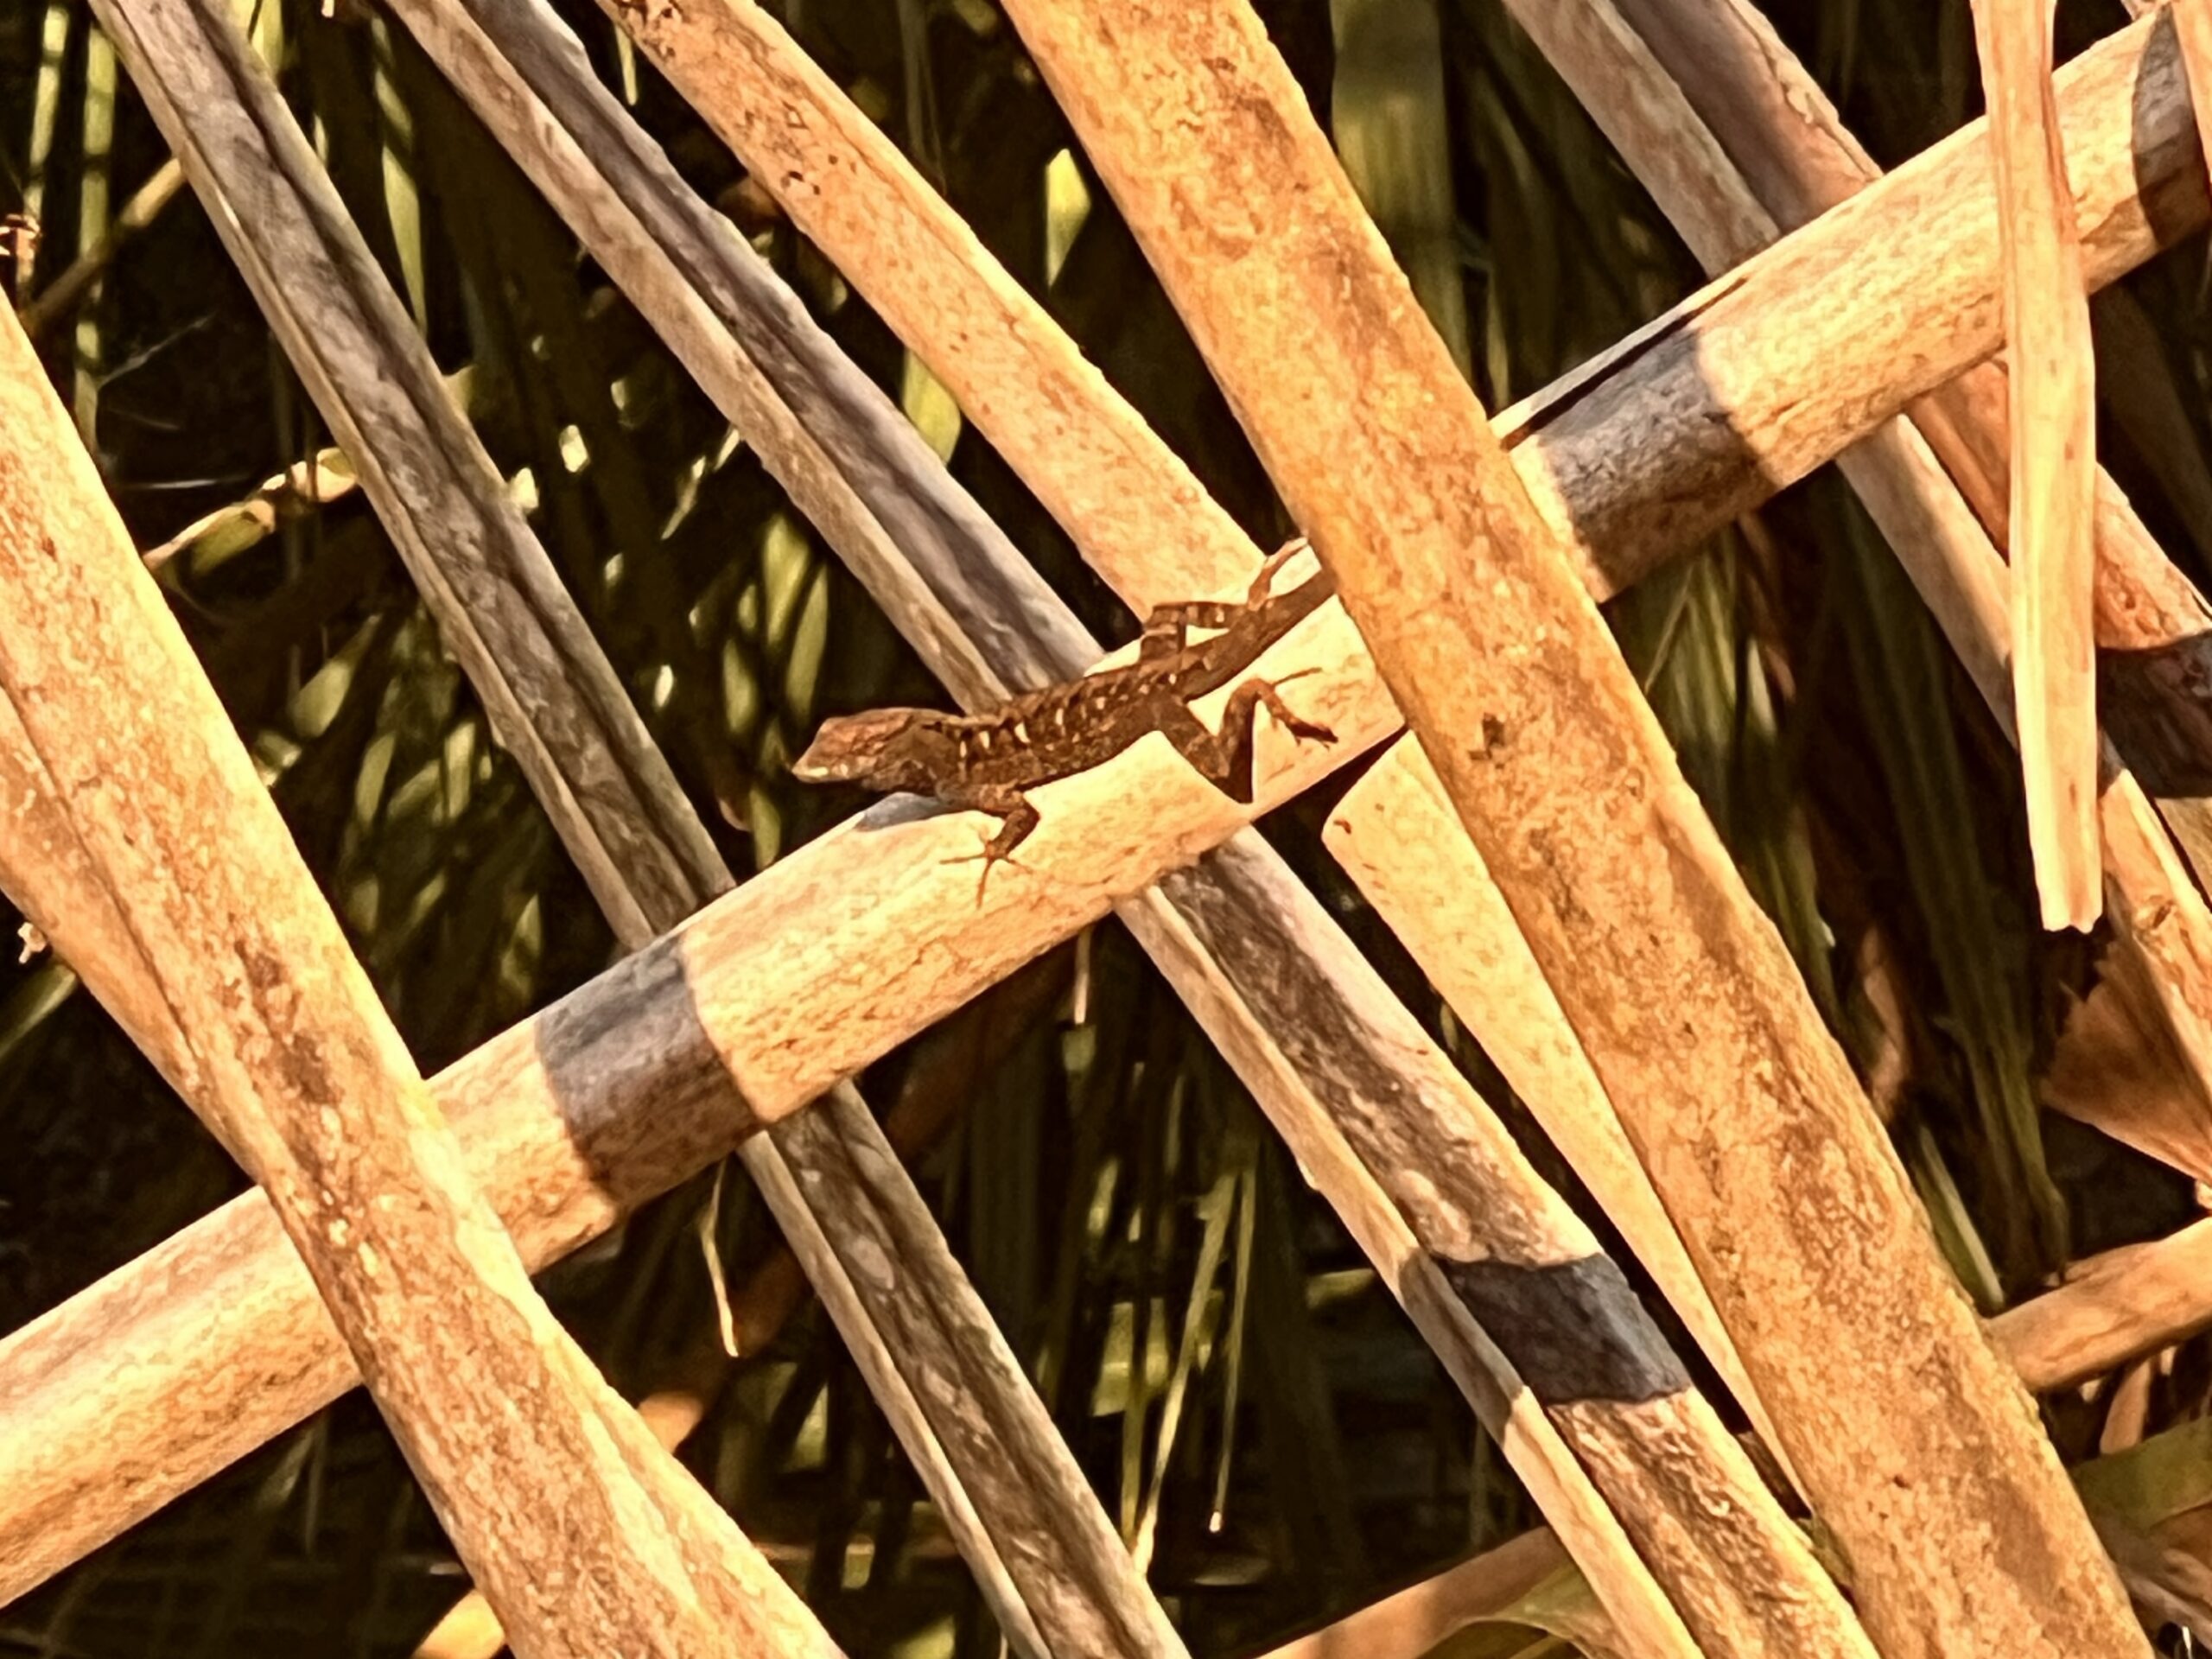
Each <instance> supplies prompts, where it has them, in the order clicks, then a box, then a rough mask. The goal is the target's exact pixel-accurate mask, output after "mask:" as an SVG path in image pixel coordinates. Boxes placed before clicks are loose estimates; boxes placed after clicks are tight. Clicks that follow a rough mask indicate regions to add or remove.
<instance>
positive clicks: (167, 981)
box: [0, 315, 836, 1659]
mask: <svg viewBox="0 0 2212 1659" xmlns="http://www.w3.org/2000/svg"><path fill="white" fill-rule="evenodd" d="M0 404H4V410H0V431H4V432H5V433H6V434H7V435H8V436H7V442H6V443H5V444H4V445H0V520H4V527H3V528H0V690H4V693H5V696H6V698H7V701H8V702H9V703H10V705H11V707H12V709H13V710H14V714H15V716H16V720H18V721H20V722H21V725H20V728H19V729H20V734H21V735H22V739H23V746H22V754H23V756H24V758H25V760H26V761H28V762H29V763H31V764H34V765H35V766H37V767H38V768H39V769H40V770H41V771H42V772H43V773H44V774H45V777H46V779H48V784H49V787H50V789H51V791H52V794H51V797H50V802H51V807H52V810H53V812H54V817H55V818H56V819H57V821H58V823H59V824H60V827H61V828H62V829H64V831H65V833H66V835H67V837H68V839H69V841H70V842H71V843H72V844H73V859H72V861H73V862H79V861H81V867H82V868H84V869H85V870H86V871H87V872H88V873H89V874H91V875H92V877H93V878H94V882H95V883H96V884H97V886H96V887H93V888H92V890H94V891H105V893H106V894H107V895H109V896H110V898H111V902H112V903H113V906H114V916H115V918H117V920H118V923H119V924H120V931H121V936H122V939H123V940H124V942H125V943H126V944H127V945H128V946H129V948H130V949H131V950H132V951H133V954H134V956H135V957H136V960H137V963H138V964H139V972H140V974H141V976H143V982H144V983H145V984H146V985H147V986H148V987H149V988H150V990H151V991H152V993H153V995H154V996H155V997H156V1000H157V1004H158V1007H159V1009H160V1012H161V1017H162V1020H163V1021H164V1023H165V1026H166V1028H167V1029H168V1031H169V1032H171V1033H174V1035H175V1038H176V1039H177V1042H176V1045H175V1047H174V1048H173V1049H172V1051H171V1052H170V1058H171V1059H172V1060H173V1062H175V1063H176V1065H178V1068H179V1072H178V1075H179V1081H180V1083H181V1085H182V1087H183V1090H184V1093H185V1096H186V1098H187V1100H188V1102H189V1103H191V1104H192V1105H193V1106H194V1109H197V1110H199V1111H200V1112H201V1113H203V1114H204V1115H205V1116H206V1117H207V1122H208V1123H209V1126H210V1127H211V1128H213V1130H214V1131H215V1132H216V1134H217V1135H219V1136H220V1137H221V1139H222V1140H223V1141H224V1143H225V1144H226V1146H227V1147H229V1148H230V1149H231V1150H232V1153H233V1154H235V1155H236V1156H237V1157H238V1159H239V1160H240V1161H241V1162H242V1163H243V1164H244V1165H245V1167H246V1168H247V1170H248V1171H249V1172H250V1173H251V1174H252V1175H253V1176H254V1178H255V1179H256V1180H257V1182H259V1184H260V1186H261V1189H262V1191H264V1192H266V1193H267V1194H269V1195H270V1198H271V1199H272V1201H273V1207H274V1210H275V1211H276V1214H277V1217H280V1218H281V1220H282V1222H283V1232H284V1236H287V1237H288V1238H289V1241H290V1243H291V1244H292V1246H293V1247H294V1248H295V1249H296V1250H297V1251H298V1252H299V1255H300V1258H301V1259H302V1260H303V1261H304V1262H306V1264H307V1266H308V1269H309V1270H310V1271H311V1272H312V1273H313V1274H314V1275H315V1279H314V1283H315V1287H317V1288H318V1289H319V1290H320V1292H321V1298H322V1300H323V1301H324V1302H326V1303H327V1306H328V1307H329V1310H330V1313H331V1316H332V1317H333V1318H334V1319H335V1322H336V1324H337V1325H338V1326H339V1328H340V1331H341V1332H343V1333H344V1335H345V1337H346V1343H347V1345H348V1346H349V1347H350V1348H351V1350H352V1352H353V1356H354V1357H355V1360H356V1361H357V1363H359V1365H360V1366H361V1368H362V1370H363V1373H364V1375H365V1376H366V1377H367V1378H368V1379H369V1381H370V1383H371V1389H372V1393H373V1394H374V1395H375V1396H376V1400H377V1403H378V1407H379V1408H381V1409H382V1410H383V1412H384V1414H385V1419H386V1421H388V1422H389V1423H390V1424H391V1427H392V1430H393V1432H394V1433H395V1435H396V1436H397V1439H398V1440H399V1444H400V1446H401V1449H402V1450H403V1451H404V1452H405V1454H406V1456H407V1459H408V1461H409V1463H410V1465H411V1466H412V1467H413V1469H414V1470H415V1472H416V1476H417V1477H418V1478H420V1480H421V1481H422V1483H423V1487H424V1490H425V1491H426V1493H427V1495H428V1496H429V1500H430V1503H431V1504H432V1505H433V1507H434V1508H435V1510H436V1512H437V1515H438V1517H439V1519H440V1521H441V1522H442V1523H443V1525H444V1526H445V1528H446V1530H447V1532H448V1535H449V1536H450V1537H451V1538H452V1539H453V1541H454V1547H455V1548H456V1549H457V1550H458V1551H459V1553H460V1554H461V1558H462V1559H463V1560H465V1561H467V1564H468V1566H469V1568H470V1570H471V1572H472V1573H474V1575H475V1577H476V1579H477V1580H478V1582H479V1583H480V1584H481V1585H482V1586H484V1588H485V1592H486V1595H487V1597H488V1598H489V1599H491V1600H492V1602H493V1605H494V1606H496V1607H497V1608H498V1609H499V1612H500V1614H501V1617H502V1618H504V1619H505V1622H506V1624H507V1625H508V1628H509V1629H510V1630H512V1631H513V1632H514V1637H515V1642H516V1645H517V1648H518V1650H519V1651H523V1652H526V1653H530V1654H533V1655H543V1656H556V1655H574V1656H576V1659H584V1656H587V1655H594V1654H603V1653H607V1652H610V1651H615V1652H637V1653H641V1654H642V1653H670V1652H675V1651H678V1650H682V1651H687V1652H696V1653H700V1654H716V1653H726V1654H730V1655H733V1656H734V1655H737V1654H742V1653H760V1652H768V1653H775V1654H791V1655H798V1654H816V1655H826V1654H829V1653H834V1652H835V1651H836V1649H835V1647H834V1646H833V1644H832V1643H830V1642H829V1638H828V1637H827V1636H826V1635H824V1634H823V1631H822V1629H821V1627H820V1626H819V1625H818V1624H816V1623H815V1621H814V1619H813V1618H812V1616H811V1615H810V1613H808V1611H806V1609H805V1607H804V1605H803V1604H802V1603H801V1602H800V1601H799V1600H798V1598H797V1597H796V1596H795V1595H793V1594H792V1593H791V1591H790V1590H789V1589H788V1588H787V1587H786V1586H785V1585H784V1583H783V1581H782V1580H780V1579H779V1578H778V1577H777V1576H776V1574H775V1573H774V1572H773V1571H772V1569H771V1568H770V1567H768V1565H767V1563H766V1561H764V1560H761V1559H760V1555H759V1554H758V1553H757V1552H756V1551H755V1550H753V1547H752V1546H751V1544H750V1543H749V1542H747V1540H746V1539H745V1538H744V1536H743V1535H741V1533H739V1531H738V1530H737V1529H736V1527H735V1525H734V1523H733V1522H731V1521H730V1520H729V1517H728V1516H727V1515H726V1514H724V1513H723V1511H722V1510H721V1508H720V1506H719V1505H717V1504H716V1503H715V1502H714V1500H713V1499H712V1498H711V1497H709V1496H708V1495H707V1494H706V1493H705V1492H703V1491H701V1490H700V1488H699V1487H698V1485H697V1484H696V1482H694V1481H693V1480H692V1478H691V1477H690V1475H688V1474H687V1473H685V1472H684V1471H683V1470H682V1469H681V1468H679V1467H678V1466H677V1464H676V1463H675V1462H674V1460H673V1459H670V1458H669V1457H668V1456H667V1454H666V1453H665V1452H662V1451H661V1450H660V1448H659V1447H658V1446H655V1445H654V1444H653V1443H652V1440H651V1438H650V1437H649V1436H647V1435H646V1434H645V1432H644V1430H643V1428H642V1427H641V1426H639V1423H638V1421H637V1419H636V1416H635V1414H633V1413H632V1412H631V1411H630V1409H629V1408H628V1407H626V1406H625V1405H623V1404H622V1403H621V1402H620V1401H619V1400H618V1399H616V1397H615V1396H614V1395H613V1393H612V1391H611V1390H609V1389H607V1385H606V1383H604V1382H603V1381H602V1380H601V1378H600V1376H599V1375H598V1373H597V1372H596V1371H595V1370H594V1369H593V1367H592V1365H591V1363H590V1361H589V1360H588V1358H586V1357H585V1356H584V1355H583V1353H582V1351H581V1350H579V1349H578V1348H577V1347H576V1346H575V1344H574V1342H573V1341H572V1340H571V1339H570V1338H569V1337H568V1336H567V1335H566V1333H565V1332H563V1331H562V1330H561V1328H560V1326H559V1325H558V1324H557V1323H556V1321H555V1320H554V1319H553V1317H552V1315H551V1313H550V1312H548V1311H547V1309H546V1307H545V1306H544V1304H543V1302H542V1301H541V1300H538V1297H537V1293H536V1291H535V1290H533V1289H532V1288H531V1285H530V1282H529V1280H528V1278H527V1276H526V1275H525V1273H524V1268H523V1264H522V1262H521V1261H520V1259H519V1258H518V1256H517V1255H516V1252H515V1250H514V1247H513V1245H512V1243H511V1241H510V1240H509V1239H508V1237H507V1236H506V1235H505V1232H504V1231H502V1230H501V1229H500V1226H499V1220H498V1217H496V1215H495V1214H494V1213H493V1211H492V1209H491V1208H490V1207H489V1205H486V1202H485V1200H484V1198H483V1197H482V1195H481V1194H480V1192H478V1191H477V1190H476V1188H475V1186H474V1184H473V1183H472V1181H471V1179H470V1178H469V1176H468V1173H467V1170H466V1168H465V1166H464V1163H463V1160H462V1154H461V1147H460V1145H459V1143H458V1141H456V1140H455V1138H454V1135H453V1132H452V1130H451V1128H449V1127H448V1124H447V1123H446V1122H445V1120H444V1118H443V1117H442V1116H441V1115H440V1113H439V1112H438V1110H437V1108H436V1106H435V1104H434V1103H433V1102H432V1100H431V1097H430V1096H429V1093H428V1091H427V1090H425V1089H424V1087H423V1082H422V1079H421V1077H420V1076H419V1075H418V1074H417V1073H416V1071H415V1069H414V1065H413V1063H412V1061H411V1060H410V1058H408V1054H407V1051H406V1048H405V1046H404V1044H403V1043H402V1042H401V1040H400V1039H399V1035H398V1033H397V1032H396V1031H394V1030H393V1029H392V1027H391V1021H390V1020H389V1019H388V1018H387V1017H386V1016H385V1013H384V1010H383V1008H382V1006H381V1005H380V1004H379V1003H378V1001H377V996H376V992H375V990H374V988H372V986H371V985H370V984H369V982H368V978H367V976H366V975H365V974H364V973H363V972H362V971H361V969H360V966H359V963H356V962H355V961H354V959H353V953H352V951H351V950H349V949H348V948H347V946H346V941H345V938H344V936H343V934H342V933H341V932H340V929H339V926H338V923H337V919H336V918H335V917H334V916H333V915H332V914H331V913H330V912H329V909H328V907H327V905H326V904H325V903H324V901H323V900H322V899H321V895H320V894H319V893H316V891H315V884H314V880H313V878H312V877H311V876H310V875H309V874H308V870H307V868H306V867H305V865H304V864H303V863H302V861H301V860H300V857H299V854H298V852H297V851H296V849H295V848H294V847H293V845H292V842H291V838H290V836H289V833H288V832H287V831H286V829H285V828H284V824H283V820H282V819H281V818H280V817H278V815H277V810H276V807H275V805H274V804H273V803H272V802H271V801H270V798H269V796H268V793H267V791H265V789H264V787H263V786H262V785H261V782H260V780H259V779H258V777H257V775H256V773H255V772H254V769H253V766H252V764H251V760H250V759H249V758H248V757H247V755H246V753H245V749H244V747H242V746H241V745H240V744H239V742H238V738H237V736H236V734H234V733H233V732H232V729H231V725H230V721H229V717H228V716H227V715H226V713H225V712H224V710H223V708H222V706H221V704H220V703H219V702H218V701H217V699H216V697H215V694H214V691H213V688H212V687H210V686H209V685H208V683H207V679H206V677H205V676H204V675H202V674H201V673H200V669H199V665H198V664H197V663H196V662H194V659H193V656H192V652H191V648H190V646H189V645H188V644H187V642H186V640H185V639H184V636H183V633H182V632H181V629H179V627H178V626H177V625H176V622H175V619H174V618H172V617H171V616H170V614H169V612H168V607H167V606H166V605H165V604H164V603H163V601H162V599H161V597H160V595H159V594H158V593H157V592H156V590H155V588H154V585H153V582H152V579H151V578H150V577H149V576H148V575H146V573H145V572H144V570H143V569H142V568H141V567H140V566H139V563H138V561H137V555H136V553H135V551H134V550H133V549H132V548H131V545H130V537H129V536H128V534H127V533H126V531H124V527H123V524H122V521H121V520H120V519H119V518H118V517H117V515H116V512H115V510H114V508H113V507H112V505H110V503H109V502H108V499H107V497H106V494H105V491H104V490H103V489H102V487H101V485H100V481H99V474H97V472H96V471H95V470H94V468H93V467H92V461H91V459H90V458H89V457H88V456H87V455H86V454H84V452H83V451H82V449H81V448H79V447H78V445H77V442H76V440H75V436H74V435H73V432H72V430H71V429H70V426H69V423H68V420H67V416H66V415H65V414H64V413H63V411H62V410H61V407H60V403H59V402H58V401H57V400H56V398H55V397H54V393H53V391H52V389H51V388H50V387H49V386H48V385H47V382H46V378H45V375H44V372H43V370H42V368H41V365H40V364H39V361H38V359H37V357H36V355H35V353H34V352H33V351H32V349H31V346H30V342H29V340H28V338H27V337H26V336H25V335H24V334H23V333H22V329H21V327H19V326H18V325H17V324H16V321H15V318H14V317H13V315H9V316H8V317H6V318H5V319H4V320H0ZM18 804H20V798H16V799H14V800H11V801H10V807H11V808H15V807H16V806H18ZM87 885H88V886H91V885H92V884H87ZM10 1429H11V1432H16V1433H35V1432H36V1431H35V1429H34V1427H33V1426H32V1425H30V1424H29V1423H25V1422H22V1421H20V1420H17V1421H12V1422H11V1423H10Z"/></svg>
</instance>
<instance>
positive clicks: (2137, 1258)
mask: <svg viewBox="0 0 2212 1659" xmlns="http://www.w3.org/2000/svg"><path fill="white" fill-rule="evenodd" d="M2208 1325H2212V1221H2200V1222H2196V1223H2193V1224H2191V1225H2190V1226H2187V1227H2184V1228H2183V1229H2182V1230H2180V1231H2179V1232H2177V1233H2174V1234H2171V1235H2170V1236H2167V1237H2164V1238H2160V1239H2154V1240H2152V1241H2151V1242H2150V1243H2143V1244H2129V1245H2126V1246H2123V1247H2122V1248H2120V1249H2116V1250H2107V1251H2106V1252H2105V1253H2104V1254H2102V1255H2093V1256H2091V1257H2089V1258H2088V1260H2087V1261H2084V1262H2075V1264H2074V1265H2073V1266H2072V1267H2071V1268H2069V1269H2068V1270H2067V1274H2066V1279H2065V1282H2063V1284H2061V1285H2059V1286H2058V1287H2056V1289H2052V1290H2047V1291H2045V1292H2044V1294H2042V1295H2040V1296H2036V1297H2032V1298H2031V1299H2030V1300H2027V1301H2024V1302H2022V1303H2021V1304H2020V1305H2019V1306H2018V1307H2012V1308H2007V1309H2006V1310H2005V1312H2004V1313H1999V1315H1998V1316H1997V1317H1996V1318H1995V1319H1992V1320H1991V1321H1990V1326H1989V1328H1990V1334H1991V1335H1992V1336H1993V1338H1995V1339H1996V1342H1997V1345H1998V1346H1999V1348H2000V1349H2002V1350H2003V1351H2005V1354H2006V1355H2007V1356H2008V1357H2010V1358H2011V1359H2012V1363H2014V1364H2015V1365H2017V1366H2018V1367H2019V1370H2020V1376H2021V1380H2022V1381H2024V1383H2027V1385H2028V1386H2029V1387H2030V1388H2031V1389H2035V1390H2036V1391H2037V1392H2038V1393H2042V1392H2044V1391H2046V1390H2049V1389H2063V1388H2071V1387H2073V1386H2074V1385H2075V1384H2076V1383H2086V1382H2088V1380H2089V1379H2090V1378H2091V1377H2094V1376H2103V1375H2104V1374H2105V1373H2107V1372H2108V1371H2113V1370H2119V1369H2120V1367H2121V1366H2123V1365H2126V1364H2127V1363H2129V1362H2130V1361H2132V1360H2136V1359H2140V1358H2142V1357H2144V1356H2145V1355H2146V1354H2152V1353H2156V1352H2157V1351H2158V1350H2159V1349H2161V1348H2164V1347H2165V1346H2167V1345H2168V1344H2171V1343H2177V1342H2179V1341H2181V1340H2182V1339H2183V1338H2187V1337H2192V1336H2195V1335H2196V1333H2197V1332H2200V1331H2202V1330H2204V1329H2205V1328H2206V1327H2207V1326H2208Z"/></svg>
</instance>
